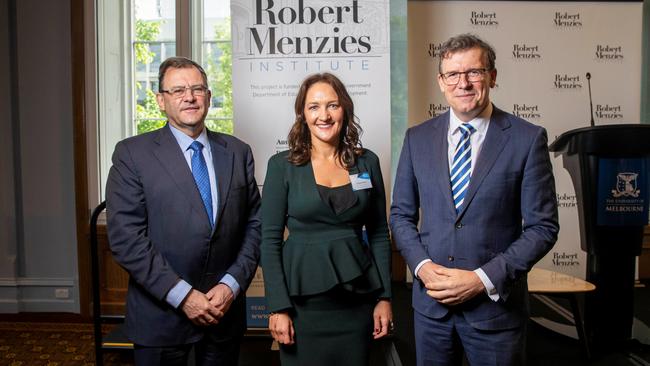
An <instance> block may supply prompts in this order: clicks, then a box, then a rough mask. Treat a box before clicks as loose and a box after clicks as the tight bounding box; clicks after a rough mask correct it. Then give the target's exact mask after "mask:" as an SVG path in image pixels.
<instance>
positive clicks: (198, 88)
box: [160, 85, 208, 99]
mask: <svg viewBox="0 0 650 366" xmlns="http://www.w3.org/2000/svg"><path fill="white" fill-rule="evenodd" d="M188 89H189V91H190V93H192V95H194V96H195V97H202V96H204V95H205V94H206V93H207V92H208V88H207V87H206V86H204V85H192V86H175V87H173V88H171V89H168V90H162V89H160V92H161V93H167V94H169V95H171V96H172V97H174V98H176V99H179V98H182V97H183V96H185V91H186V90H188Z"/></svg>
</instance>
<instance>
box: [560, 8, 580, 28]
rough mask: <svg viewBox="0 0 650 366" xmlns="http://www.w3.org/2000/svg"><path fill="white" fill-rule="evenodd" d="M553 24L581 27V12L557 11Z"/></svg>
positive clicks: (561, 26) (562, 26) (565, 26)
mask: <svg viewBox="0 0 650 366" xmlns="http://www.w3.org/2000/svg"><path fill="white" fill-rule="evenodd" d="M553 24H554V25H555V26H556V27H558V28H581V27H582V20H580V13H569V12H567V11H564V12H559V11H556V12H555V17H554V18H553Z"/></svg>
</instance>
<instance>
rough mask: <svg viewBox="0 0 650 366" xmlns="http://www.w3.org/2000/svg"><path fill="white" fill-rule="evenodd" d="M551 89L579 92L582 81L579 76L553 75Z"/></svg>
mask: <svg viewBox="0 0 650 366" xmlns="http://www.w3.org/2000/svg"><path fill="white" fill-rule="evenodd" d="M553 87H554V88H555V89H556V90H580V89H582V81H581V80H580V75H569V74H555V75H554V77H553Z"/></svg>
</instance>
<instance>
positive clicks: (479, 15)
mask: <svg viewBox="0 0 650 366" xmlns="http://www.w3.org/2000/svg"><path fill="white" fill-rule="evenodd" d="M469 22H470V24H472V25H473V26H479V27H481V26H482V27H496V26H497V25H499V21H498V20H497V13H496V11H493V12H489V11H472V12H471V13H470V17H469Z"/></svg>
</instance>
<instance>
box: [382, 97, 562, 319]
mask: <svg viewBox="0 0 650 366" xmlns="http://www.w3.org/2000/svg"><path fill="white" fill-rule="evenodd" d="M448 126H449V112H447V113H444V114H442V115H440V116H438V117H436V118H433V119H431V120H429V121H427V122H424V123H422V124H421V125H418V126H415V127H412V128H410V129H409V130H408V131H407V133H406V137H405V140H404V146H403V149H402V153H401V156H400V161H399V165H398V168H397V174H396V178H395V187H394V191H393V204H392V207H391V228H392V233H393V238H394V239H395V241H396V244H397V247H398V248H399V250H400V251H401V253H402V255H403V256H404V258H405V259H406V262H407V263H408V265H409V267H410V268H412V269H414V268H415V267H416V266H417V264H418V263H420V262H421V261H422V260H424V259H427V258H429V259H431V260H432V261H433V262H434V263H438V264H440V265H443V266H445V267H451V268H459V269H465V270H475V269H476V268H479V267H480V268H482V269H483V271H484V272H485V273H486V275H487V276H488V277H489V278H490V280H491V281H492V283H493V284H494V285H495V287H496V290H497V291H498V294H499V296H500V297H501V299H500V300H499V301H498V302H493V301H492V300H491V299H489V298H488V296H487V295H486V294H481V295H479V296H477V297H476V298H474V299H472V300H470V301H468V302H466V303H464V304H462V305H459V306H458V309H459V310H460V311H462V312H463V315H464V316H465V318H466V319H467V321H468V322H469V323H470V324H471V325H472V326H474V327H475V328H478V329H507V328H512V327H517V326H519V325H521V324H522V323H523V322H525V321H526V318H527V315H528V290H527V282H526V275H527V273H528V271H529V270H530V269H531V268H532V266H533V265H534V264H535V263H536V262H537V261H538V260H539V259H541V258H542V257H543V256H544V255H545V254H546V253H547V252H548V251H549V250H550V249H551V248H552V246H553V244H554V243H555V241H556V239H557V233H558V230H559V225H558V214H557V201H556V196H555V184H554V179H553V171H552V167H551V162H550V158H549V153H548V148H547V137H546V131H545V130H544V129H543V128H541V127H539V126H535V125H533V124H531V123H528V122H526V121H524V120H522V119H520V118H517V117H515V116H513V115H511V114H508V113H505V112H503V111H501V110H499V109H497V108H496V107H495V108H494V109H493V112H492V117H491V119H490V125H489V128H488V132H487V135H486V137H485V140H484V142H483V145H482V148H481V153H480V154H479V157H478V159H477V161H476V162H472V163H473V164H475V165H474V171H473V173H472V177H471V180H470V184H469V187H468V190H467V194H466V195H465V201H464V203H463V206H462V211H461V212H460V214H456V210H455V208H454V204H453V201H452V196H451V188H450V182H449V180H450V178H449V163H448V161H449V160H448V153H447V145H448V144H447V130H448ZM420 209H421V214H422V217H421V218H420ZM418 222H420V227H419V229H418V227H417V225H418ZM413 307H414V308H415V310H416V311H418V312H420V313H422V314H424V315H426V316H429V317H432V318H441V317H443V316H445V315H446V314H447V313H448V311H449V308H448V307H447V306H445V305H442V304H440V303H438V302H436V301H435V300H434V299H432V298H431V297H429V296H428V295H427V294H426V289H425V288H424V287H423V286H422V284H421V283H420V282H419V281H415V282H414V285H413Z"/></svg>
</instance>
